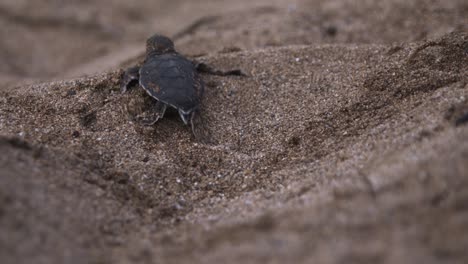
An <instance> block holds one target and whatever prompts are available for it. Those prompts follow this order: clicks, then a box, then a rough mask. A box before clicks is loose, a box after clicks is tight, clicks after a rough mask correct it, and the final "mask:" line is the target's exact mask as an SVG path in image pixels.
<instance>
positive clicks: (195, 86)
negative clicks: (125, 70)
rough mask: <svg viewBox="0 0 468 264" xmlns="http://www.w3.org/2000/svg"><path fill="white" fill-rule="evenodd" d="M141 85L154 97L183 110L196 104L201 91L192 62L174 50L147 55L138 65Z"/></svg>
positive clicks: (201, 86)
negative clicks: (167, 52) (139, 65)
mask: <svg viewBox="0 0 468 264" xmlns="http://www.w3.org/2000/svg"><path fill="white" fill-rule="evenodd" d="M140 85H141V87H142V88H143V89H145V90H146V92H147V93H148V94H149V95H151V96H152V97H154V98H155V99H157V100H159V101H161V102H163V103H165V104H168V105H170V106H172V107H174V108H176V109H178V110H182V111H183V112H184V113H190V112H192V111H193V110H195V109H196V108H197V107H198V105H199V104H200V101H201V98H202V96H203V91H204V85H203V82H202V80H201V78H200V77H199V76H198V74H197V71H196V69H195V66H194V64H193V63H192V62H191V61H189V60H187V59H186V58H184V57H183V56H181V55H179V54H177V53H171V54H163V55H157V56H150V57H148V58H147V59H146V61H145V63H144V64H143V66H142V67H141V68H140Z"/></svg>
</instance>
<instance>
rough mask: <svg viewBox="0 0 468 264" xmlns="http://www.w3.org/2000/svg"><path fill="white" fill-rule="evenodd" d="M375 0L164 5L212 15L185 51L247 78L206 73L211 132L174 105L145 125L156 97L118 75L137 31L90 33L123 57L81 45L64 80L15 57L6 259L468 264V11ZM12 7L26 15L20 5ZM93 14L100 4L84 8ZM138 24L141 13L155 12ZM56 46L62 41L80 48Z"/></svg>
mask: <svg viewBox="0 0 468 264" xmlns="http://www.w3.org/2000/svg"><path fill="white" fill-rule="evenodd" d="M105 2H107V1H105ZM110 2H112V3H114V1H109V3H110ZM361 2H362V3H361ZM361 2H360V5H351V6H349V4H346V3H343V2H342V1H331V2H327V3H326V2H324V1H298V2H297V3H295V4H291V3H288V2H287V1H277V2H275V3H274V4H270V5H267V4H265V3H261V2H259V3H256V4H253V5H252V6H249V7H248V8H247V7H246V8H243V9H242V8H238V7H237V6H236V5H234V4H232V3H231V4H230V3H228V1H220V2H219V3H217V4H212V3H211V2H210V1H203V2H202V4H201V6H203V5H205V6H209V7H210V8H209V9H207V10H211V11H213V12H212V13H211V14H207V13H203V12H205V11H200V10H201V8H200V9H197V8H195V7H193V5H192V4H189V3H184V4H181V7H177V6H176V3H174V6H171V5H169V4H164V3H163V2H161V3H160V4H158V6H157V7H159V8H161V9H159V10H160V12H163V11H162V10H165V12H172V13H173V14H177V13H178V14H185V13H186V12H187V10H195V11H197V10H198V11H197V12H200V13H196V12H195V11H193V12H195V14H198V17H199V18H203V17H212V18H211V19H205V20H203V19H202V20H201V21H202V22H198V24H197V22H196V23H195V26H190V23H188V24H186V26H185V27H184V26H181V25H180V23H179V24H177V27H176V26H174V27H172V28H171V27H168V28H166V30H167V32H168V33H169V34H172V35H175V36H177V40H176V48H178V49H179V50H180V51H181V52H183V53H184V54H188V55H189V56H190V57H191V58H193V59H196V60H198V61H202V62H205V63H208V64H210V65H213V66H214V67H217V68H220V69H225V70H227V69H233V68H240V69H242V70H243V71H244V72H246V73H247V74H248V76H228V77H220V76H211V75H206V74H203V75H202V78H203V80H204V81H205V83H206V95H205V98H204V101H203V105H202V115H203V123H202V124H200V126H202V127H203V129H206V130H207V131H208V132H209V135H210V137H211V141H210V142H211V143H210V144H207V143H205V142H201V141H198V140H197V139H196V138H194V137H193V135H192V134H191V131H190V129H189V127H187V126H184V125H183V123H182V122H181V121H180V120H179V118H178V116H177V114H176V113H170V112H169V113H168V115H167V116H166V117H165V118H164V119H162V120H161V121H159V122H158V123H157V124H156V125H154V126H153V127H145V126H142V125H140V124H138V123H137V122H135V121H134V116H135V115H137V114H139V113H141V112H144V111H147V110H148V108H149V107H150V104H151V103H153V102H152V99H151V98H149V97H148V96H147V95H146V94H145V93H144V92H143V91H142V89H132V90H130V92H128V93H126V94H121V93H120V90H119V85H120V78H121V75H122V72H123V71H122V69H123V68H124V67H126V66H128V65H130V64H132V63H134V62H136V61H138V60H139V59H141V55H140V56H139V54H141V47H139V46H138V45H137V44H136V43H138V41H140V42H141V43H142V46H143V40H144V37H143V36H144V34H145V33H146V32H138V31H133V33H132V34H135V35H134V37H135V39H132V40H126V39H124V40H122V42H124V43H123V44H122V45H121V46H119V47H117V46H113V45H117V44H115V43H114V44H112V45H110V46H106V45H108V44H106V43H107V42H106V41H107V40H102V41H101V40H96V39H92V38H91V37H89V36H87V37H85V39H84V42H83V43H85V42H86V41H91V42H93V43H94V42H97V43H99V44H100V45H104V46H106V49H109V52H97V54H101V55H102V56H99V57H98V58H96V59H94V60H91V59H90V56H91V57H93V55H92V52H91V50H89V49H87V50H83V54H80V53H76V56H77V58H78V60H77V61H68V62H67V63H66V65H67V67H64V66H63V65H65V64H63V65H62V66H60V68H63V71H62V72H61V73H53V72H54V71H55V70H54V69H55V68H54V67H57V65H54V66H53V67H51V68H48V67H47V64H45V65H44V67H45V69H43V72H37V71H35V70H34V67H36V66H35V65H29V66H28V67H31V68H28V69H26V68H24V72H15V73H14V74H13V75H9V74H11V69H13V68H12V67H10V68H8V69H7V70H3V69H2V72H3V74H5V75H8V76H9V79H7V78H5V79H3V78H2V83H5V85H3V86H2V89H1V90H0V93H1V96H0V149H1V152H2V155H0V164H1V165H0V174H1V184H0V222H1V225H0V228H1V229H2V230H1V232H0V233H1V235H0V245H1V246H0V256H2V259H4V260H5V261H6V263H23V262H24V263H28V262H32V261H34V262H39V263H51V262H52V263H55V262H56V263H62V262H70V263H75V262H79V263H82V262H100V263H130V262H131V263H161V262H162V263H184V262H192V261H194V260H195V261H196V262H200V263H215V262H221V261H223V262H227V263H238V262H239V261H243V262H248V263H263V262H271V263H284V262H293V263H296V262H297V263H309V262H319V263H340V262H356V263H363V262H372V263H375V262H386V263H395V262H415V261H418V262H425V263H440V262H448V263H463V261H464V260H466V259H467V256H466V253H465V250H464V249H465V248H466V246H467V244H468V240H467V239H466V237H467V236H466V230H467V222H466V213H465V212H466V206H465V205H464V204H465V203H466V198H467V193H468V189H467V187H468V181H467V180H468V179H467V175H468V174H467V171H468V168H467V165H466V164H468V163H467V162H466V161H467V158H468V156H467V153H468V152H467V151H468V145H467V144H466V142H467V138H468V130H467V127H466V120H467V118H466V115H467V113H468V103H467V99H466V98H468V97H467V96H468V94H467V93H468V85H467V83H468V75H467V74H466V73H467V72H468V34H467V32H466V30H465V29H464V28H463V27H464V25H466V23H465V24H464V21H465V20H466V18H465V17H468V16H466V10H467V9H466V4H464V3H463V1H447V2H442V1H431V4H432V5H428V4H426V2H427V1H406V2H405V3H400V2H399V1H382V3H380V4H372V3H368V2H367V1H361ZM8 3H9V2H8ZM181 3H183V2H182V1H181ZM49 4H50V3H47V4H45V3H44V5H46V6H47V5H49ZM114 4H116V8H117V9H118V10H120V11H119V12H126V11H125V10H128V7H127V6H125V5H124V4H122V3H120V2H119V1H115V3H114ZM146 4H147V3H146V2H142V4H141V5H142V6H141V7H144V6H145V5H146ZM184 6H185V9H184V8H183V7H184ZM418 6H422V7H423V8H420V9H417V8H416V7H418ZM312 7H313V8H312ZM2 8H4V9H5V8H6V7H3V6H2ZM8 8H12V9H14V10H16V11H15V12H17V13H15V14H19V13H21V12H23V13H24V10H23V11H21V12H20V11H18V10H22V9H21V5H20V4H18V6H16V7H15V5H13V7H12V6H8ZM15 8H19V9H15ZM87 8H91V9H93V8H95V9H96V10H98V11H96V12H98V13H99V10H100V9H99V6H93V5H91V4H89V6H88V4H84V6H80V8H78V9H76V10H81V12H84V11H83V10H87ZM119 8H120V9H119ZM153 8H155V9H156V6H154V7H153ZM8 10H9V9H8ZM70 10H71V11H66V12H74V11H73V10H75V9H70ZM369 10H374V11H375V13H372V12H368V11H369ZM415 10H418V11H417V12H416V11H415ZM441 10H442V11H443V12H442V11H441ZM384 11H385V12H384ZM397 11H398V12H397ZM63 12H65V11H63ZM145 12H149V10H147V11H145ZM463 12H465V13H463ZM409 13H411V14H412V16H408V14H409ZM99 14H100V15H102V16H103V17H106V18H107V19H110V18H111V17H109V16H108V14H107V13H106V12H103V13H99ZM165 14H166V13H165ZM363 14H367V15H366V16H363ZM377 14H384V15H383V16H381V15H377ZM27 15H28V14H27V12H26V14H25V16H27ZM54 15H55V16H56V15H57V14H53V15H52V14H45V15H44V16H45V17H52V18H50V19H57V18H56V17H54ZM75 15H76V16H77V17H79V13H77V14H75ZM192 15H194V14H192ZM11 17H12V16H10V18H11ZM97 17H99V16H97ZM130 17H132V16H130ZM142 17H144V19H141V18H139V19H141V20H138V21H139V22H138V23H144V24H146V25H150V24H151V23H156V22H155V21H157V20H151V19H149V18H146V17H147V16H142ZM398 18H401V19H403V18H405V19H406V18H407V19H406V20H405V21H406V24H403V25H402V24H399V23H396V22H395V21H399V20H398ZM422 18H425V19H426V23H424V24H423V25H421V24H420V22H419V21H420V20H421V19H422ZM28 19H37V18H35V17H32V18H28ZM174 19H177V18H176V16H167V15H166V16H163V17H162V18H160V20H162V21H166V22H164V23H165V24H164V23H163V25H169V24H171V23H170V22H171V21H172V22H173V23H172V24H171V25H175V23H174V22H175V20H174ZM382 19H384V20H385V21H383V20H382ZM7 20H8V17H7ZM10 20H11V19H10ZM347 20H351V21H352V22H351V23H348V27H347V26H345V25H344V24H343V23H344V22H345V21H347ZM72 21H75V20H72ZM85 21H86V20H85ZM109 21H110V20H109ZM192 21H197V19H196V18H194V19H193V20H192ZM392 21H394V22H395V23H393V24H392V25H389V24H390V22H392ZM432 21H438V22H439V23H433V22H432ZM73 23H75V22H73ZM100 23H102V24H103V25H107V24H106V23H109V22H107V20H105V19H104V20H102V21H101V22H100ZM138 23H137V22H135V23H134V24H130V25H127V24H125V23H122V24H116V27H121V28H126V27H136V25H138ZM379 23H380V24H379ZM69 25H70V23H69V24H66V25H64V27H69ZM192 25H193V24H192ZM254 25H257V26H254ZM23 26H24V30H29V31H31V32H34V33H32V34H36V30H35V29H32V28H30V27H29V26H27V25H24V23H23ZM71 27H72V28H74V27H73V26H71ZM79 28H81V27H79ZM184 28H185V29H184ZM187 28H188V29H189V30H186V29H187ZM333 28H335V29H333ZM44 29H45V30H48V27H47V26H44ZM383 29H388V30H386V31H385V32H384V33H383V34H380V33H379V32H380V31H381V30H383ZM77 30H78V29H77ZM79 30H85V31H86V27H85V28H81V29H79ZM93 30H94V29H93ZM64 32H67V34H69V33H68V32H73V31H70V30H68V29H66V30H65V31H64ZM177 32H179V33H180V32H182V33H181V34H179V35H177ZM55 33H56V34H61V33H60V31H59V32H55ZM98 35H99V34H98ZM15 37H18V36H15ZM425 37H428V39H426V38H425ZM65 38H66V37H65ZM88 38H89V39H88ZM125 38H127V37H125ZM272 38H273V39H272ZM69 40H70V39H69ZM111 42H113V41H111ZM55 44H56V45H57V46H55V47H52V48H51V49H50V50H49V51H53V49H54V48H58V49H60V50H61V51H63V52H64V53H65V54H66V53H68V52H75V51H74V47H67V48H64V47H63V46H60V41H58V43H55ZM52 46H53V45H52ZM93 49H94V47H93ZM112 54H115V55H116V56H112ZM14 56H17V57H18V58H20V57H21V56H23V54H20V53H19V54H17V55H14ZM46 61H47V63H54V61H53V59H51V60H50V61H48V60H46ZM21 65H23V63H22V64H21ZM27 72H29V73H27ZM30 73H34V74H30ZM51 73H53V74H51ZM83 73H86V74H87V75H86V76H81V77H68V76H77V75H80V74H83ZM36 74H37V75H36ZM61 74H63V76H67V77H60V76H61ZM17 76H24V78H32V79H33V82H34V83H33V84H23V83H22V82H21V80H24V79H23V77H21V78H20V79H17V80H18V81H15V80H16V79H15V78H17ZM36 76H39V77H36ZM51 78H52V79H55V81H50V79H51ZM4 80H7V82H4ZM34 80H35V81H34ZM6 83H8V84H6Z"/></svg>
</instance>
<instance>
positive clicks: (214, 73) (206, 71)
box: [194, 62, 247, 76]
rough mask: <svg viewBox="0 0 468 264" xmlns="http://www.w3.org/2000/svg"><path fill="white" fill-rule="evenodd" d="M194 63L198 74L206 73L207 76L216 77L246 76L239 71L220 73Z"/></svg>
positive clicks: (204, 64)
mask: <svg viewBox="0 0 468 264" xmlns="http://www.w3.org/2000/svg"><path fill="white" fill-rule="evenodd" d="M194 63H195V68H196V69H197V71H198V72H199V73H207V74H211V75H218V76H228V75H234V76H247V74H245V73H244V72H243V71H242V70H241V69H234V70H229V71H221V70H218V69H215V68H213V67H211V66H210V65H208V64H206V63H203V62H194Z"/></svg>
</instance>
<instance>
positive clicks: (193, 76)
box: [121, 34, 243, 133]
mask: <svg viewBox="0 0 468 264" xmlns="http://www.w3.org/2000/svg"><path fill="white" fill-rule="evenodd" d="M198 72H205V73H210V74H215V75H243V73H242V72H241V71H240V70H232V71H227V72H222V71H217V70H214V69H212V68H211V67H209V66H207V65H206V64H203V63H194V62H192V61H190V60H188V59H187V58H185V57H184V56H182V55H181V54H179V53H178V52H177V51H176V50H175V48H174V43H173V42H172V40H170V39H169V38H167V37H165V36H162V35H158V34H156V35H154V36H152V37H151V38H149V39H148V40H147V41H146V58H145V60H144V61H143V63H142V65H141V66H135V67H131V68H128V69H127V70H126V71H125V72H124V75H123V79H122V82H121V91H122V93H124V92H126V91H127V89H128V88H129V86H130V84H131V83H132V82H133V81H139V84H140V86H141V87H142V88H143V89H144V90H145V91H146V92H147V93H148V94H149V95H150V96H151V97H153V98H154V99H156V100H157V101H156V103H155V104H154V105H153V107H152V109H151V111H152V114H151V117H150V118H149V119H147V120H144V121H143V122H142V123H143V124H144V125H153V124H155V123H156V122H157V121H158V120H159V119H160V118H162V117H163V116H164V113H165V111H166V108H167V106H170V107H173V108H175V109H176V110H177V111H178V112H179V115H180V118H181V119H182V121H183V122H184V124H186V125H188V124H190V125H191V127H192V131H193V132H194V133H195V130H194V122H193V120H194V116H195V115H196V114H197V111H199V108H200V102H201V99H202V97H203V92H204V84H203V80H202V79H201V78H200V76H199V75H198Z"/></svg>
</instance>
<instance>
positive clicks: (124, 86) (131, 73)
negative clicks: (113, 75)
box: [120, 66, 140, 93]
mask: <svg viewBox="0 0 468 264" xmlns="http://www.w3.org/2000/svg"><path fill="white" fill-rule="evenodd" d="M139 79H140V66H135V67H130V68H128V69H127V70H125V72H124V73H123V76H122V81H121V83H120V91H121V92H122V93H125V92H126V91H127V90H128V88H129V87H130V85H131V84H132V82H134V81H138V80H139Z"/></svg>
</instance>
